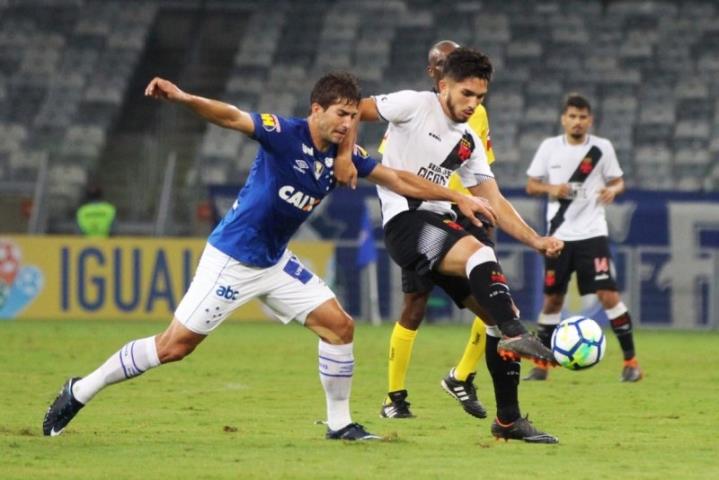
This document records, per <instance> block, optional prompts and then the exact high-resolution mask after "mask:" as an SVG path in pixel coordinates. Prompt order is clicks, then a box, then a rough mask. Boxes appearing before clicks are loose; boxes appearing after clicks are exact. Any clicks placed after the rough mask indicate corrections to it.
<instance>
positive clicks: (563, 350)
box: [552, 315, 607, 370]
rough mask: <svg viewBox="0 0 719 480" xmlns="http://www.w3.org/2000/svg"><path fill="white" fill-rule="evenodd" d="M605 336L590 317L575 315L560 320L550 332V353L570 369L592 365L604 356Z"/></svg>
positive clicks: (580, 368)
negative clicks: (551, 332) (552, 331)
mask: <svg viewBox="0 0 719 480" xmlns="http://www.w3.org/2000/svg"><path fill="white" fill-rule="evenodd" d="M606 347H607V338H606V337H605V336H604V332H603V331H602V327H600V326H599V324H598V323H597V322H595V321H594V320H592V319H591V318H587V317H582V316H581V315H577V316H574V317H569V318H566V319H564V320H562V321H561V322H560V323H559V325H557V328H555V329H554V333H553V334H552V353H553V354H554V359H555V360H557V363H559V364H560V365H561V366H563V367H565V368H568V369H570V370H582V369H584V368H589V367H593V366H594V365H596V364H597V363H599V361H600V360H601V359H602V357H604V351H605V350H606Z"/></svg>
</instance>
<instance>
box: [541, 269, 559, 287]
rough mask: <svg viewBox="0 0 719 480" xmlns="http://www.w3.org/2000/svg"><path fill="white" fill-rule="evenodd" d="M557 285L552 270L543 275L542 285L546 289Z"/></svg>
mask: <svg viewBox="0 0 719 480" xmlns="http://www.w3.org/2000/svg"><path fill="white" fill-rule="evenodd" d="M556 283H557V276H556V274H555V272H554V270H547V273H545V274H544V284H545V285H546V286H548V287H553V286H554V285H555V284H556Z"/></svg>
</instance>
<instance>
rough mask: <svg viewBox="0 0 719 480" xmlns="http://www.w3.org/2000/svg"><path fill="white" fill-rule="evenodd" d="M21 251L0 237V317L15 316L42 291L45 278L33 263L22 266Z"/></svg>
mask: <svg viewBox="0 0 719 480" xmlns="http://www.w3.org/2000/svg"><path fill="white" fill-rule="evenodd" d="M21 261H22V251H21V250H20V247H18V246H17V245H16V244H15V243H14V242H12V241H10V240H8V239H5V238H0V319H3V318H13V317H16V316H17V315H18V314H19V313H20V312H21V311H22V310H24V309H25V307H27V306H28V305H30V304H31V303H32V301H33V300H35V298H37V296H38V294H39V293H40V292H41V291H42V288H43V286H44V284H45V278H44V276H43V274H42V271H41V270H40V269H39V268H37V267H36V266H34V265H27V266H23V265H22V264H21Z"/></svg>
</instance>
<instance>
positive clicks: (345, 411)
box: [319, 340, 355, 430]
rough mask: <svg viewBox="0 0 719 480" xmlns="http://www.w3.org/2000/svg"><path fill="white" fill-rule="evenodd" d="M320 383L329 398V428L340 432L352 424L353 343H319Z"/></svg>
mask: <svg viewBox="0 0 719 480" xmlns="http://www.w3.org/2000/svg"><path fill="white" fill-rule="evenodd" d="M319 365H320V382H322V387H323V388H324V389H325V397H326V398H327V426H328V427H329V428H330V430H339V429H340V428H342V427H345V426H347V425H349V424H350V423H352V417H351V416H350V391H351V390H352V373H353V372H354V366H355V361H354V355H353V354H352V343H347V344H345V345H330V344H329V343H325V342H323V341H322V340H320V342H319Z"/></svg>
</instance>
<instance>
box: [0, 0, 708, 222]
mask: <svg viewBox="0 0 719 480" xmlns="http://www.w3.org/2000/svg"><path fill="white" fill-rule="evenodd" d="M40 3H42V4H43V5H44V7H43V8H41V9H38V8H34V7H36V6H37V5H39V4H40ZM158 12H161V13H162V15H158ZM223 15H224V16H225V17H226V18H225V23H222V17H223ZM717 25H719V8H718V6H717V4H716V3H715V2H712V1H708V0H706V1H702V0H696V1H668V0H667V1H659V0H657V1H654V0H647V1H642V2H635V1H604V2H602V1H598V0H597V1H583V0H567V1H559V0H542V1H537V2H526V1H523V0H486V1H482V2H453V3H449V2H430V1H427V0H386V1H381V0H367V1H361V2H350V1H349V0H337V1H332V0H309V1H303V2H292V1H289V0H278V1H275V2H263V1H259V0H243V1H229V0H207V1H204V2H203V1H200V0H168V1H163V2H160V1H143V2H126V1H121V0H109V1H103V2H99V1H91V0H53V1H50V2H39V1H36V0H29V1H28V2H0V175H2V178H3V179H4V180H12V179H16V178H18V179H19V178H23V179H32V178H33V176H34V175H35V176H36V175H37V166H38V164H39V163H41V162H39V160H38V159H39V158H40V157H42V156H43V155H44V156H46V157H47V158H48V160H49V163H50V182H51V188H50V191H51V193H52V197H51V199H50V201H49V205H51V206H52V212H51V220H53V219H60V220H61V219H63V218H65V219H66V218H68V215H69V212H70V211H71V210H72V209H73V208H74V206H75V205H76V202H77V200H78V199H79V196H80V194H81V192H82V191H83V186H84V182H86V181H87V179H88V178H89V177H92V176H94V175H95V174H96V173H98V172H101V173H102V175H105V177H104V178H110V177H111V176H112V175H115V177H114V178H120V179H127V180H122V181H118V182H117V185H116V187H117V188H116V191H114V192H113V191H112V189H110V190H109V191H108V193H109V194H110V195H111V196H112V199H113V200H114V201H115V202H116V203H118V207H119V214H120V217H121V218H129V219H131V220H137V221H147V220H148V219H149V218H150V217H151V216H152V212H153V200H151V199H152V198H153V196H155V195H156V193H157V188H158V187H157V185H158V184H160V183H161V182H159V181H158V179H159V177H158V176H157V175H161V172H162V167H161V165H164V163H163V162H164V161H165V158H166V157H167V155H168V154H169V152H171V151H178V152H182V155H179V157H178V162H179V163H178V172H177V173H178V178H177V182H178V188H183V189H188V188H189V190H188V191H192V189H193V188H194V189H195V190H194V191H195V192H199V191H200V189H201V186H202V185H205V184H211V183H218V182H219V183H224V182H231V183H240V182H241V181H242V180H243V179H244V176H245V175H246V174H247V171H248V169H249V166H250V165H251V163H252V160H253V158H254V151H255V148H256V145H255V144H254V142H252V141H249V140H247V139H245V138H243V137H242V136H239V135H235V134H233V133H232V132H224V131H221V130H220V129H218V128H216V127H212V126H207V125H205V124H203V123H202V122H193V121H192V120H188V119H187V118H186V116H184V115H179V114H176V113H174V111H168V110H167V109H164V110H162V111H160V109H158V108H157V107H156V106H155V105H153V104H151V102H147V101H146V100H145V99H143V98H142V96H141V88H142V85H144V84H145V83H146V82H147V81H148V80H149V78H150V76H151V75H154V74H160V75H165V76H168V77H169V78H172V79H175V80H177V81H178V82H179V83H180V84H181V85H183V86H185V87H186V88H188V89H192V90H193V91H198V92H199V93H204V94H207V95H208V96H216V97H218V98H222V99H225V100H226V101H229V102H231V103H235V104H237V105H239V106H242V107H244V108H246V109H249V110H262V111H276V112H278V113H282V114H287V115H297V116H302V115H305V114H306V112H307V101H308V98H307V97H308V92H309V89H310V88H311V86H312V84H313V82H314V81H315V80H316V79H317V78H318V77H319V76H320V75H321V74H322V73H324V72H326V71H328V70H333V69H347V70H350V71H353V72H354V73H356V74H357V76H358V77H359V79H360V82H361V84H362V86H363V89H364V92H365V93H366V94H372V93H380V92H388V91H393V90H399V89H405V88H412V89H427V88H429V87H430V82H429V79H428V78H426V76H425V74H424V67H425V62H426V53H427V48H428V47H429V46H430V45H431V44H432V43H433V42H435V41H437V40H439V39H443V38H450V39H453V40H456V41H458V42H460V43H462V44H466V45H468V46H474V47H477V48H479V49H481V50H483V51H485V52H487V53H488V54H489V55H490V56H491V58H492V60H493V63H494V64H495V67H496V74H495V77H494V80H493V82H492V85H491V87H490V94H489V97H488V99H487V108H488V112H489V116H490V121H491V125H492V139H493V144H494V148H495V153H496V156H497V159H498V162H497V164H496V166H495V169H496V170H497V172H498V175H501V178H502V183H503V184H505V185H507V186H521V185H523V184H524V181H525V176H524V170H525V169H526V166H527V165H528V163H529V161H530V160H531V157H532V155H533V153H534V151H535V150H536V148H537V146H538V144H539V141H541V139H542V138H544V137H546V136H549V135H556V134H558V133H559V131H560V129H559V123H558V117H559V105H560V102H561V99H562V97H563V96H564V95H565V94H566V93H568V92H570V91H578V92H580V93H583V94H584V95H586V96H588V97H589V98H590V100H591V101H592V102H593V106H594V110H595V115H596V120H595V133H597V134H598V135H601V136H605V137H607V138H609V139H611V140H612V141H613V142H614V144H615V147H616V149H617V152H618V154H619V156H620V161H621V163H622V165H623V167H625V172H626V175H627V177H626V178H627V181H628V183H629V184H630V185H636V186H638V187H642V188H658V189H684V190H696V189H709V190H716V188H717V185H718V183H719V142H717V140H716V139H717V137H718V136H719V101H717V98H719V29H717ZM188 32H192V33H191V34H190V33H188ZM383 132H384V126H383V125H363V126H362V130H361V132H360V142H361V143H362V144H364V145H365V146H366V147H367V148H368V149H369V150H370V152H371V153H374V154H376V153H377V152H376V147H377V144H378V143H379V140H380V138H381V136H382V134H383ZM123 142H125V143H126V145H122V143H123ZM127 144H130V145H127ZM148 156H151V157H153V158H148ZM148 162H156V163H157V162H159V165H160V166H157V167H156V166H153V167H152V168H151V169H149V170H148V167H147V163H148ZM137 172H144V173H147V175H149V176H150V177H151V178H150V177H148V178H147V180H146V182H147V183H146V184H139V185H135V186H133V185H131V184H130V182H131V180H132V179H133V178H137ZM153 172H155V173H153ZM128 192H130V193H129V194H128ZM188 195H190V196H184V197H183V198H184V199H189V200H190V201H191V200H192V197H191V194H188ZM198 195H199V194H198ZM184 208H185V213H178V215H179V216H178V221H179V222H180V223H183V222H184V223H186V222H187V218H186V215H187V214H186V211H187V210H190V209H187V208H186V207H184ZM183 215H184V216H185V217H184V218H183ZM50 228H51V229H52V228H55V224H54V223H52V222H51V227H50ZM57 228H60V229H61V227H57ZM180 231H181V227H180Z"/></svg>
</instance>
